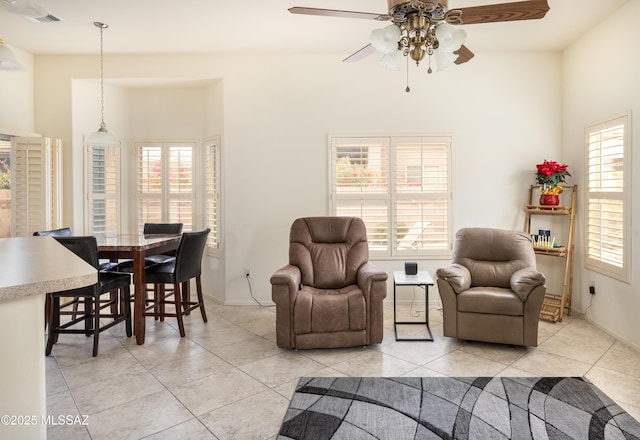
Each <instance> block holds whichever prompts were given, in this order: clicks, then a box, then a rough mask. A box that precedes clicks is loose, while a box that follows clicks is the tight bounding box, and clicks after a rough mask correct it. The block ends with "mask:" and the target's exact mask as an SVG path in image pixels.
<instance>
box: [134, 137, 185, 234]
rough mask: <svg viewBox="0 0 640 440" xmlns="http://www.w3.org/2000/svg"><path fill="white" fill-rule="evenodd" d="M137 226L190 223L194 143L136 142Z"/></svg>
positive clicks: (140, 228)
mask: <svg viewBox="0 0 640 440" xmlns="http://www.w3.org/2000/svg"><path fill="white" fill-rule="evenodd" d="M136 150H137V162H138V163H137V187H138V191H137V193H138V194H137V196H138V228H139V230H140V231H142V229H143V227H144V223H166V222H169V223H183V230H185V231H191V230H193V226H194V207H195V189H194V164H193V159H194V152H195V144H194V143H189V142H186V143H178V142H171V143H169V142H137V143H136Z"/></svg>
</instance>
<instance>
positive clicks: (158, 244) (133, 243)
mask: <svg viewBox="0 0 640 440" xmlns="http://www.w3.org/2000/svg"><path fill="white" fill-rule="evenodd" d="M180 238H181V235H179V234H178V235H169V234H147V235H144V234H96V239H97V241H98V257H99V258H100V259H108V260H111V261H118V260H121V259H131V260H133V285H134V300H133V333H134V334H135V337H136V343H137V344H138V345H142V344H144V336H145V309H146V297H147V291H146V284H145V261H144V259H145V257H147V256H149V255H158V254H164V253H166V252H169V251H172V250H175V249H178V246H179V245H180Z"/></svg>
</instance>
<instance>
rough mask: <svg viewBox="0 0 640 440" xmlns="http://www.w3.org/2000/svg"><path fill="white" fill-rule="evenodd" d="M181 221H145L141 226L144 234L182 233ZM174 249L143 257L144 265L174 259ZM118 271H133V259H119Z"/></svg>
mask: <svg viewBox="0 0 640 440" xmlns="http://www.w3.org/2000/svg"><path fill="white" fill-rule="evenodd" d="M182 226H183V224H182V223H145V224H144V226H143V228H142V233H143V234H144V235H154V234H167V235H180V234H182ZM175 256H176V251H170V252H167V253H164V254H159V255H149V256H148V257H145V258H144V265H145V267H147V266H150V265H152V264H160V263H166V262H167V261H171V260H174V259H175ZM116 270H117V271H118V272H133V260H125V261H121V262H120V263H119V264H118V268H117V269H116Z"/></svg>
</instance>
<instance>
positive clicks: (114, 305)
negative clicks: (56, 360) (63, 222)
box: [45, 236, 132, 356]
mask: <svg viewBox="0 0 640 440" xmlns="http://www.w3.org/2000/svg"><path fill="white" fill-rule="evenodd" d="M54 238H55V239H56V240H58V242H59V243H60V244H62V245H63V246H64V247H66V248H67V249H69V250H70V251H71V252H73V253H74V254H76V255H77V256H78V257H80V258H82V259H83V260H84V261H86V262H87V263H88V264H90V265H91V266H93V267H95V268H96V271H97V272H98V283H96V284H94V285H92V286H89V287H83V288H79V289H73V290H65V291H60V292H53V293H49V294H47V295H48V296H50V298H51V308H50V312H49V313H50V314H49V330H48V338H47V346H46V348H45V355H47V356H49V355H50V354H51V350H52V348H53V344H55V343H56V342H57V341H58V335H60V334H64V333H75V334H85V335H86V336H87V337H89V336H91V335H93V356H97V355H98V342H99V336H100V333H101V332H103V331H104V330H106V329H108V328H111V327H113V326H114V325H116V324H119V323H120V322H123V321H124V323H125V331H126V334H127V336H129V337H130V336H131V335H132V328H131V291H130V288H129V285H130V284H131V275H130V274H127V273H119V272H106V271H98V243H97V241H96V238H95V237H92V236H64V237H54ZM114 292H119V293H120V294H119V295H114V294H113V293H114ZM107 293H109V294H110V299H109V300H102V295H103V294H107ZM62 297H72V298H76V299H78V300H80V299H82V300H83V303H84V310H81V311H76V312H75V313H76V314H78V313H80V316H72V318H71V320H69V321H68V322H65V323H62V322H61V319H60V316H61V315H64V314H70V313H72V312H66V313H65V312H64V311H62V310H61V304H60V298H62ZM107 307H109V312H110V313H103V310H104V309H105V308H107ZM101 319H103V320H107V319H109V321H108V322H107V323H106V324H104V325H102V326H101V325H100V320H101ZM82 322H83V323H84V328H77V327H76V328H71V327H73V326H75V325H76V324H79V323H82Z"/></svg>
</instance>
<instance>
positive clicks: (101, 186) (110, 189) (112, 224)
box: [86, 146, 122, 235]
mask: <svg viewBox="0 0 640 440" xmlns="http://www.w3.org/2000/svg"><path fill="white" fill-rule="evenodd" d="M86 151H87V167H86V170H87V186H86V188H87V215H86V220H87V225H86V231H87V232H86V233H87V234H92V235H93V234H117V233H119V232H120V230H121V224H122V222H121V221H120V215H121V208H120V206H121V195H120V191H121V181H120V154H121V148H120V147H97V146H88V147H86Z"/></svg>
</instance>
